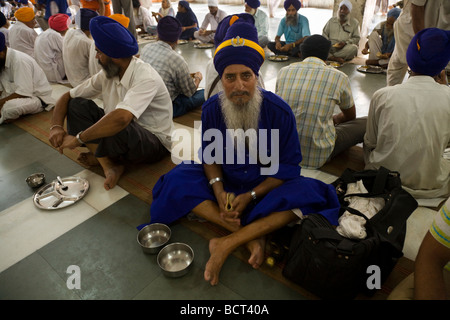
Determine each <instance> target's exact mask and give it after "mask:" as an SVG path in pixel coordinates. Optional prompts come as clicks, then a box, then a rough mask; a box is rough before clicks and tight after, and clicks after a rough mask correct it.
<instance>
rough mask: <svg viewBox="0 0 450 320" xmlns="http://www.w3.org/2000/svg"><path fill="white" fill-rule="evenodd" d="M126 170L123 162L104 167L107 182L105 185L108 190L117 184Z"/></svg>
mask: <svg viewBox="0 0 450 320" xmlns="http://www.w3.org/2000/svg"><path fill="white" fill-rule="evenodd" d="M124 170H125V166H123V165H121V164H116V165H113V166H111V167H109V168H106V169H105V168H103V172H104V173H105V183H104V184H103V186H104V187H105V190H107V191H108V190H110V189H112V188H114V187H115V186H116V184H117V182H118V181H119V179H120V177H121V176H122V174H123V172H124Z"/></svg>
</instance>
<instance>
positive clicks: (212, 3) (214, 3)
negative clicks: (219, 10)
mask: <svg viewBox="0 0 450 320" xmlns="http://www.w3.org/2000/svg"><path fill="white" fill-rule="evenodd" d="M218 6H219V0H208V7H218Z"/></svg>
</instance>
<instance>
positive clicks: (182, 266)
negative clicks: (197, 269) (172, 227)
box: [157, 242, 194, 278]
mask: <svg viewBox="0 0 450 320" xmlns="http://www.w3.org/2000/svg"><path fill="white" fill-rule="evenodd" d="M157 260H158V265H159V267H160V268H161V270H162V272H163V274H164V275H166V276H167V277H170V278H177V277H181V276H184V275H185V274H186V273H188V271H189V269H190V268H191V266H192V262H193V261H194V250H192V248H191V247H190V246H188V245H187V244H185V243H180V242H175V243H171V244H169V245H167V246H165V247H164V248H163V249H162V250H161V251H160V252H159V253H158V258H157Z"/></svg>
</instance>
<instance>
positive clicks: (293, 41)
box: [267, 0, 311, 58]
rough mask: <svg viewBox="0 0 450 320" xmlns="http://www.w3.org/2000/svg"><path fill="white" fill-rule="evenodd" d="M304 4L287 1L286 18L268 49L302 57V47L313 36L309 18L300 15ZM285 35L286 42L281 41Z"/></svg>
mask: <svg viewBox="0 0 450 320" xmlns="http://www.w3.org/2000/svg"><path fill="white" fill-rule="evenodd" d="M301 6H302V3H301V2H300V1H299V0H285V1H284V9H285V10H286V16H285V17H284V18H283V19H281V21H280V24H279V25H278V31H277V35H276V36H275V41H273V42H269V44H268V45H267V47H268V48H269V50H270V51H272V52H273V53H275V54H281V55H290V56H293V57H297V58H298V57H301V53H300V45H301V44H302V42H303V41H304V40H305V39H306V37H308V36H309V35H311V32H310V31H309V21H308V18H306V17H305V16H303V15H301V14H300V13H298V10H300V8H301ZM282 35H284V39H285V41H281V36H282Z"/></svg>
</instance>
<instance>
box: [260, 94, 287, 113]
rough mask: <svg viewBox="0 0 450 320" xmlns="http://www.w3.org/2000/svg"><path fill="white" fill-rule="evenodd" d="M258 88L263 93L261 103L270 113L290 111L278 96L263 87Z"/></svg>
mask: <svg viewBox="0 0 450 320" xmlns="http://www.w3.org/2000/svg"><path fill="white" fill-rule="evenodd" d="M260 90H261V93H262V95H263V105H265V106H266V108H267V110H268V111H269V112H270V113H286V114H291V113H292V110H291V107H290V106H289V105H288V104H287V102H286V101H284V100H283V99H282V98H281V97H280V96H278V95H276V94H275V93H273V92H271V91H267V90H265V89H260Z"/></svg>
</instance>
